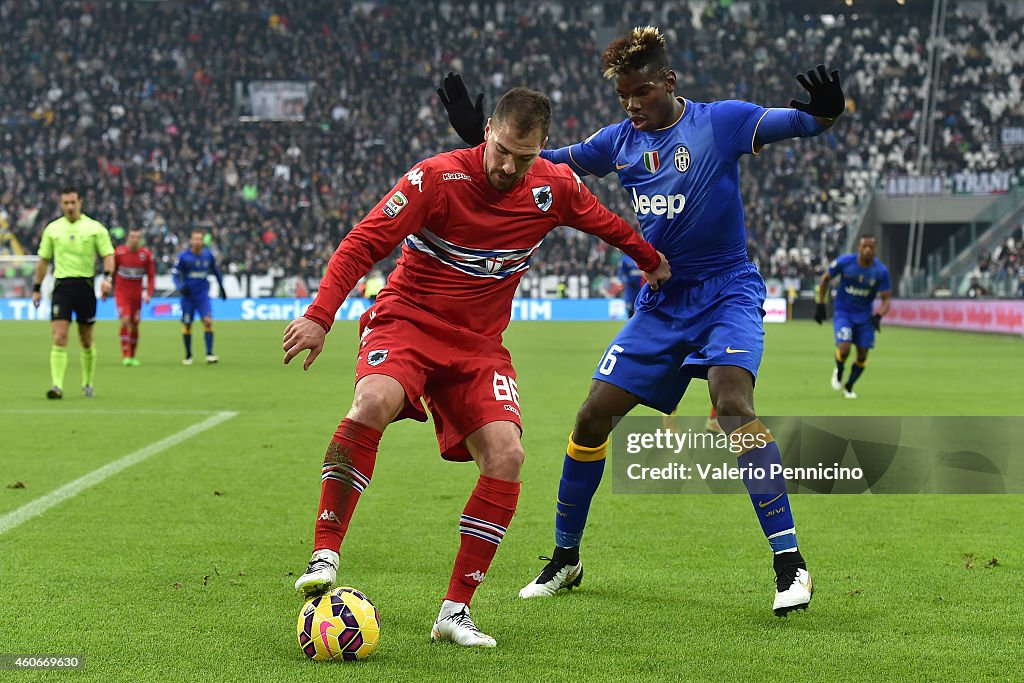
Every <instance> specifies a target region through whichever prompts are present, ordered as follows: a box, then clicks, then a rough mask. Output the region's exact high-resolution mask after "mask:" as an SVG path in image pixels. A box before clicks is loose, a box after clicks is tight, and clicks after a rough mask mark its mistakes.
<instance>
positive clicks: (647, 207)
mask: <svg viewBox="0 0 1024 683" xmlns="http://www.w3.org/2000/svg"><path fill="white" fill-rule="evenodd" d="M632 191H633V211H635V212H636V215H637V216H645V215H647V214H652V215H654V216H664V217H665V218H668V219H669V220H671V219H673V218H675V217H676V216H678V215H680V214H681V213H683V207H684V206H686V196H685V195H681V194H668V195H665V194H656V195H651V196H647V195H645V194H641V195H638V194H637V193H636V188H635V187H634V188H633V190H632Z"/></svg>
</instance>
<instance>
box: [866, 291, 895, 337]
mask: <svg viewBox="0 0 1024 683" xmlns="http://www.w3.org/2000/svg"><path fill="white" fill-rule="evenodd" d="M878 296H880V297H882V305H881V306H880V307H879V308H878V313H875V314H874V315H873V316H871V325H872V327H874V328H875V332H881V331H882V318H884V317H885V316H886V315H887V314H888V313H889V307H890V306H892V292H891V291H888V292H879V294H878Z"/></svg>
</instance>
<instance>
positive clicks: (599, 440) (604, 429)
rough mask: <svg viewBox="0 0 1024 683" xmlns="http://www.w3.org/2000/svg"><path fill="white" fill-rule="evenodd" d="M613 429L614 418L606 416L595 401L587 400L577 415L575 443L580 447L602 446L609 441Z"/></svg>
mask: <svg viewBox="0 0 1024 683" xmlns="http://www.w3.org/2000/svg"><path fill="white" fill-rule="evenodd" d="M611 429H612V416H611V415H606V414H605V413H604V411H603V410H601V409H600V407H599V406H598V405H596V403H595V402H594V401H591V400H590V399H587V400H586V401H584V403H583V405H582V406H580V409H579V412H577V413H576V428H575V429H574V430H573V441H574V442H576V443H577V444H579V445H580V446H586V447H588V448H592V447H595V446H600V445H601V444H603V443H604V442H605V441H606V440H607V439H608V434H610V433H611Z"/></svg>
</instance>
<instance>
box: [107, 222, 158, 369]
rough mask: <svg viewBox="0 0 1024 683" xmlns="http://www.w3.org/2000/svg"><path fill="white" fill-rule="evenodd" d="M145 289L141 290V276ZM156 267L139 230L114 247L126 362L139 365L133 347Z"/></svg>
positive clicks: (151, 293)
mask: <svg viewBox="0 0 1024 683" xmlns="http://www.w3.org/2000/svg"><path fill="white" fill-rule="evenodd" d="M143 275H145V276H146V291H142V276H143ZM155 282H156V266H155V265H154V263H153V254H152V253H150V251H149V249H146V248H145V247H144V246H142V232H141V231H140V230H138V229H137V228H132V229H131V230H129V231H128V238H127V239H126V240H125V243H124V244H122V245H121V246H120V247H118V248H117V249H115V250H114V303H115V304H116V306H117V317H118V318H120V319H121V357H122V361H121V362H122V363H124V364H125V365H138V364H139V360H138V359H137V358H136V357H135V348H136V347H137V346H138V345H139V320H140V319H141V317H142V304H143V302H145V303H147V304H148V303H149V300H150V299H152V298H153V285H154V283H155Z"/></svg>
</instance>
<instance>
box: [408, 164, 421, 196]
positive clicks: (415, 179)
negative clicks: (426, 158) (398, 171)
mask: <svg viewBox="0 0 1024 683" xmlns="http://www.w3.org/2000/svg"><path fill="white" fill-rule="evenodd" d="M405 177H406V178H408V179H409V182H410V183H411V184H412V185H414V186H415V187H416V189H417V190H419V191H420V192H423V171H421V170H420V169H419V167H418V166H417V167H416V168H414V169H412V170H411V171H409V172H408V173H406V174H405Z"/></svg>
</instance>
